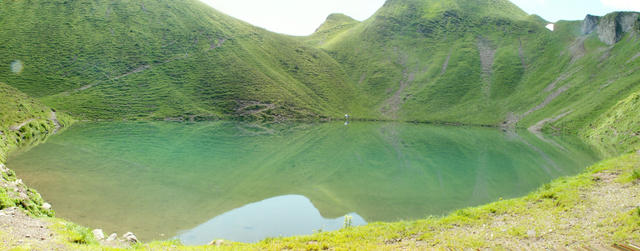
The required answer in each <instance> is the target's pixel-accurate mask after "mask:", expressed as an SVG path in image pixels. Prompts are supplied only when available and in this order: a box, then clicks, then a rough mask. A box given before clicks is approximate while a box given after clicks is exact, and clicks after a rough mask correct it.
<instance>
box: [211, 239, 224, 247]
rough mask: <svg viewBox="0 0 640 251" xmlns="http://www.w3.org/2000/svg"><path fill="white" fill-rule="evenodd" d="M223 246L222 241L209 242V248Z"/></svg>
mask: <svg viewBox="0 0 640 251" xmlns="http://www.w3.org/2000/svg"><path fill="white" fill-rule="evenodd" d="M222 244H224V240H215V241H211V242H209V246H222Z"/></svg>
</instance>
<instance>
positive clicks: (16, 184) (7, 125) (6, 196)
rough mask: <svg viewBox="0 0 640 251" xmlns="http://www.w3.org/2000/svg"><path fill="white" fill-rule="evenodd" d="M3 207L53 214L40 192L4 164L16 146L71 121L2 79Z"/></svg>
mask: <svg viewBox="0 0 640 251" xmlns="http://www.w3.org/2000/svg"><path fill="white" fill-rule="evenodd" d="M0 100H2V102H0V209H4V208H8V207H16V206H17V207H21V208H23V209H25V210H27V211H28V212H29V213H30V214H33V215H37V216H40V215H49V216H52V215H53V211H51V210H50V207H45V206H44V201H43V200H42V198H41V197H40V194H38V192H36V191H35V190H33V189H30V188H28V187H27V186H25V185H24V184H23V183H22V180H19V179H18V178H17V177H16V175H15V173H14V172H13V171H12V170H9V169H7V168H6V167H5V166H4V163H5V161H6V160H7V154H8V152H9V151H10V150H12V149H14V148H16V147H23V148H25V147H29V146H32V145H34V144H37V143H38V142H39V141H41V140H44V139H45V138H46V137H47V136H48V135H51V134H53V133H54V132H56V131H58V130H59V129H61V128H62V127H63V126H66V125H68V124H69V123H71V119H70V118H69V117H68V116H66V115H64V114H60V113H56V112H55V111H53V110H51V109H50V108H48V107H45V106H44V105H42V104H40V103H39V102H38V101H36V100H34V99H32V98H29V97H27V95H25V94H24V93H21V92H20V91H18V90H16V89H15V88H13V87H10V86H8V85H6V84H4V83H1V82H0Z"/></svg>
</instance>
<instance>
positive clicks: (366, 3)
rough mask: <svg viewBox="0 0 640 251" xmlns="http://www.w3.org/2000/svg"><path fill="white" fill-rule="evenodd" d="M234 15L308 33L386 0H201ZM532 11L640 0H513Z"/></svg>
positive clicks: (588, 10)
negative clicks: (336, 15)
mask: <svg viewBox="0 0 640 251" xmlns="http://www.w3.org/2000/svg"><path fill="white" fill-rule="evenodd" d="M201 1H203V2H205V3H207V4H209V5H210V6H212V7H213V8H215V9H217V10H219V11H222V12H224V13H226V14H228V15H230V16H232V17H235V18H238V19H240V20H243V21H246V22H248V23H250V24H253V25H255V26H259V27H262V28H265V29H267V30H270V31H274V32H278V33H284V34H289V35H297V36H305V35H310V34H311V33H313V32H314V31H315V30H316V29H317V28H318V27H319V26H320V25H321V24H322V23H323V22H324V20H325V19H326V18H327V16H328V15H329V14H331V13H344V14H346V15H348V16H350V17H352V18H354V19H357V20H360V21H362V20H365V19H367V18H369V17H370V16H371V15H373V13H375V12H376V10H378V9H379V8H380V7H381V6H382V5H383V4H384V2H385V0H201ZM511 1H512V2H513V3H515V4H516V5H518V6H519V7H520V8H521V9H523V10H524V11H526V12H527V13H529V14H538V15H540V16H542V17H543V18H544V19H546V20H548V21H550V22H556V21H557V20H582V19H584V17H585V16H586V15H587V14H593V15H604V14H607V13H609V12H613V11H619V10H628V11H640V0H511Z"/></svg>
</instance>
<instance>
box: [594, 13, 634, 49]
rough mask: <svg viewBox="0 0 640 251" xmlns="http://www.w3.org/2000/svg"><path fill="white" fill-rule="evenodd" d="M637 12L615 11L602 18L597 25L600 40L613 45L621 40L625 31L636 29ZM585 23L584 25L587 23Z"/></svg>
mask: <svg viewBox="0 0 640 251" xmlns="http://www.w3.org/2000/svg"><path fill="white" fill-rule="evenodd" d="M639 16H640V13H637V12H614V13H611V14H608V15H606V16H604V17H603V18H601V19H600V22H599V24H598V25H597V26H598V27H597V30H598V37H599V38H600V41H602V42H603V43H606V44H608V45H613V44H615V43H617V42H618V41H620V39H622V37H623V36H624V34H625V33H627V32H631V31H634V30H636V28H637V27H638V24H639V23H640V22H638V17H639ZM586 21H587V20H586V19H585V24H583V27H584V26H585V25H586Z"/></svg>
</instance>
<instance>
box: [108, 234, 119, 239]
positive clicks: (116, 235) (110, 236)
mask: <svg viewBox="0 0 640 251" xmlns="http://www.w3.org/2000/svg"><path fill="white" fill-rule="evenodd" d="M116 239H118V234H116V233H113V234H111V235H109V237H107V241H115V240H116Z"/></svg>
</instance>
